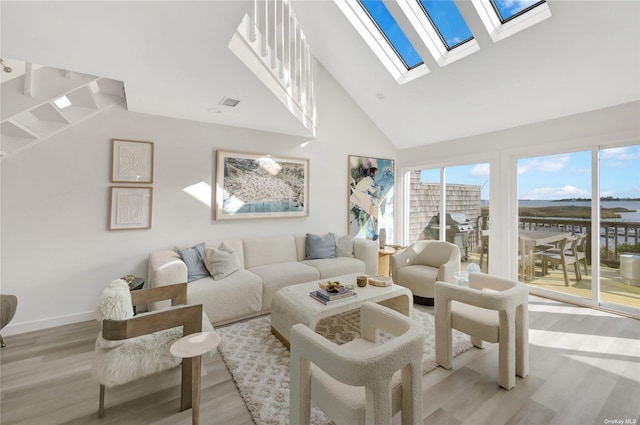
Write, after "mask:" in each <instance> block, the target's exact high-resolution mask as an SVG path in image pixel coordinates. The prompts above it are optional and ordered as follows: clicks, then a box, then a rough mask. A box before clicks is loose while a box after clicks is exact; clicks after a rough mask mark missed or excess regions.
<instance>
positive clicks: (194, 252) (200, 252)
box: [178, 242, 209, 282]
mask: <svg viewBox="0 0 640 425" xmlns="http://www.w3.org/2000/svg"><path fill="white" fill-rule="evenodd" d="M204 246H205V243H204V242H202V243H199V244H198V245H195V246H193V247H191V248H185V249H179V250H178V254H180V257H182V261H184V263H185V264H186V265H187V273H188V276H187V282H193V281H194V280H198V279H202V278H203V277H208V276H209V272H208V271H207V268H206V267H205V265H204Z"/></svg>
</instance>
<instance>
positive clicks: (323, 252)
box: [304, 233, 336, 260]
mask: <svg viewBox="0 0 640 425" xmlns="http://www.w3.org/2000/svg"><path fill="white" fill-rule="evenodd" d="M316 258H336V239H335V237H334V236H333V235H332V234H331V233H327V234H326V235H324V236H318V235H314V234H311V233H307V255H306V256H305V257H304V259H305V260H313V259H316Z"/></svg>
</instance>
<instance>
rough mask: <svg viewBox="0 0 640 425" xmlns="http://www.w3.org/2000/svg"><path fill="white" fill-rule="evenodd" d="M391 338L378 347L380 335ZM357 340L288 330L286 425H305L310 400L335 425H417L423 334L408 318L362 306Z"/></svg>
mask: <svg viewBox="0 0 640 425" xmlns="http://www.w3.org/2000/svg"><path fill="white" fill-rule="evenodd" d="M381 330H382V331H384V332H386V333H388V334H391V335H395V336H396V337H395V338H393V339H391V340H389V341H386V342H385V343H383V344H381V343H380V331H381ZM360 331H361V337H360V338H357V339H355V340H353V341H351V342H348V343H346V344H343V345H336V344H334V343H333V342H331V341H329V340H327V339H325V338H324V337H322V336H320V335H318V334H317V333H315V332H314V331H312V330H311V329H309V328H308V327H306V326H304V325H302V324H297V325H294V326H293V327H292V328H291V387H290V392H289V394H290V413H289V423H290V425H308V424H309V422H310V411H311V399H313V401H314V403H315V404H316V405H317V406H318V407H320V409H322V410H323V411H324V412H325V413H326V414H327V415H328V416H329V417H330V418H331V420H332V421H334V423H336V424H337V425H353V424H365V423H367V424H376V425H382V424H384V425H388V424H390V423H391V418H392V416H393V414H394V413H396V412H398V411H402V424H403V425H409V424H413V425H415V424H422V355H423V354H422V353H423V350H424V340H425V335H424V331H423V329H422V327H421V326H420V325H419V324H418V323H417V322H415V321H414V320H413V319H410V318H409V317H406V316H404V315H402V314H400V313H398V312H396V311H393V310H391V309H389V308H387V307H383V306H381V305H378V304H374V303H371V302H367V303H364V304H363V305H362V308H361V311H360Z"/></svg>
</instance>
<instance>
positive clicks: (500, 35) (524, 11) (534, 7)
mask: <svg viewBox="0 0 640 425" xmlns="http://www.w3.org/2000/svg"><path fill="white" fill-rule="evenodd" d="M471 2H472V3H473V6H474V7H475V9H476V11H477V12H478V15H480V19H481V20H482V23H483V24H484V26H485V28H486V29H487V31H488V32H489V35H490V36H491V39H492V40H493V41H494V42H497V41H500V40H503V39H505V38H507V37H509V36H511V35H513V34H516V33H518V32H520V31H522V30H524V29H527V28H529V27H530V26H532V25H535V24H537V23H538V22H541V21H543V20H545V19H547V18H549V17H551V11H550V10H549V6H548V5H547V2H546V1H544V0H542V1H539V0H538V1H533V0H521V1H513V0H471Z"/></svg>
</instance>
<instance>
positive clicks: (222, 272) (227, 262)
mask: <svg viewBox="0 0 640 425" xmlns="http://www.w3.org/2000/svg"><path fill="white" fill-rule="evenodd" d="M204 258H205V265H206V266H207V269H208V270H209V273H211V276H213V280H220V279H223V278H225V277H227V276H229V275H230V274H231V273H233V272H235V271H238V270H240V258H238V254H237V253H236V250H235V249H233V248H231V247H230V246H229V245H228V244H227V243H226V242H222V243H221V244H220V246H218V248H205V250H204Z"/></svg>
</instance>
